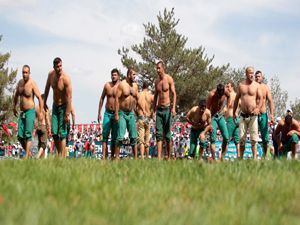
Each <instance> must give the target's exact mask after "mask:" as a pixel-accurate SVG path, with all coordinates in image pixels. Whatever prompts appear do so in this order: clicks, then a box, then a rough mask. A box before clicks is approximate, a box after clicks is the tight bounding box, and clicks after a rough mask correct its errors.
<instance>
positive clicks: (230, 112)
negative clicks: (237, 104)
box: [225, 91, 236, 118]
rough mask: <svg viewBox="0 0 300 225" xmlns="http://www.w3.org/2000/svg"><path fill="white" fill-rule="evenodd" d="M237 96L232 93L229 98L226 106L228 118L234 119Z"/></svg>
mask: <svg viewBox="0 0 300 225" xmlns="http://www.w3.org/2000/svg"><path fill="white" fill-rule="evenodd" d="M235 96H236V93H235V92H234V91H232V92H230V94H229V96H228V97H227V105H226V112H225V117H226V118H228V117H233V105H234V100H235Z"/></svg>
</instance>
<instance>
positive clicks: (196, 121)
mask: <svg viewBox="0 0 300 225" xmlns="http://www.w3.org/2000/svg"><path fill="white" fill-rule="evenodd" d="M186 120H187V121H188V122H189V123H190V124H191V125H192V129H191V133H190V152H189V156H190V157H192V158H194V157H195V153H196V148H197V145H198V138H199V139H200V151H199V159H202V158H201V157H202V154H203V150H204V145H205V136H206V134H207V133H208V132H209V131H211V129H212V127H211V114H210V111H209V109H207V108H206V100H205V99H202V100H200V102H199V105H198V106H194V107H193V108H191V109H190V111H189V112H188V113H187V115H186Z"/></svg>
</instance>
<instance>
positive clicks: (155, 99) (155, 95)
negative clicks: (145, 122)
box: [153, 81, 158, 113]
mask: <svg viewBox="0 0 300 225" xmlns="http://www.w3.org/2000/svg"><path fill="white" fill-rule="evenodd" d="M154 85H155V88H154V97H153V113H156V107H157V95H158V93H157V87H156V85H157V81H155V84H154Z"/></svg>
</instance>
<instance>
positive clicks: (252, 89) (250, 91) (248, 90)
mask: <svg viewBox="0 0 300 225" xmlns="http://www.w3.org/2000/svg"><path fill="white" fill-rule="evenodd" d="M257 88H258V87H256V86H254V85H242V86H241V88H240V91H241V95H242V96H246V95H248V96H256V93H257Z"/></svg>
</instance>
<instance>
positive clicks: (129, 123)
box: [115, 69, 138, 160]
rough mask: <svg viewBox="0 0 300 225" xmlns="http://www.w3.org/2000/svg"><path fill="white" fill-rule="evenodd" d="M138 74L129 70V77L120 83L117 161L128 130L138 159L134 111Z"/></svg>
mask: <svg viewBox="0 0 300 225" xmlns="http://www.w3.org/2000/svg"><path fill="white" fill-rule="evenodd" d="M135 76H136V73H135V71H134V70H133V69H128V70H127V77H126V79H125V80H123V81H122V82H120V83H119V85H118V88H117V92H116V99H115V110H116V112H115V120H116V122H117V123H118V125H119V128H118V134H117V141H116V147H115V159H117V160H118V159H119V154H120V146H121V145H122V143H123V139H124V136H125V132H126V128H127V130H128V133H129V138H130V144H131V146H132V150H133V153H134V158H135V159H137V145H136V139H137V131H136V121H135V117H134V110H135V108H136V102H137V96H138V86H137V84H136V83H135Z"/></svg>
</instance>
